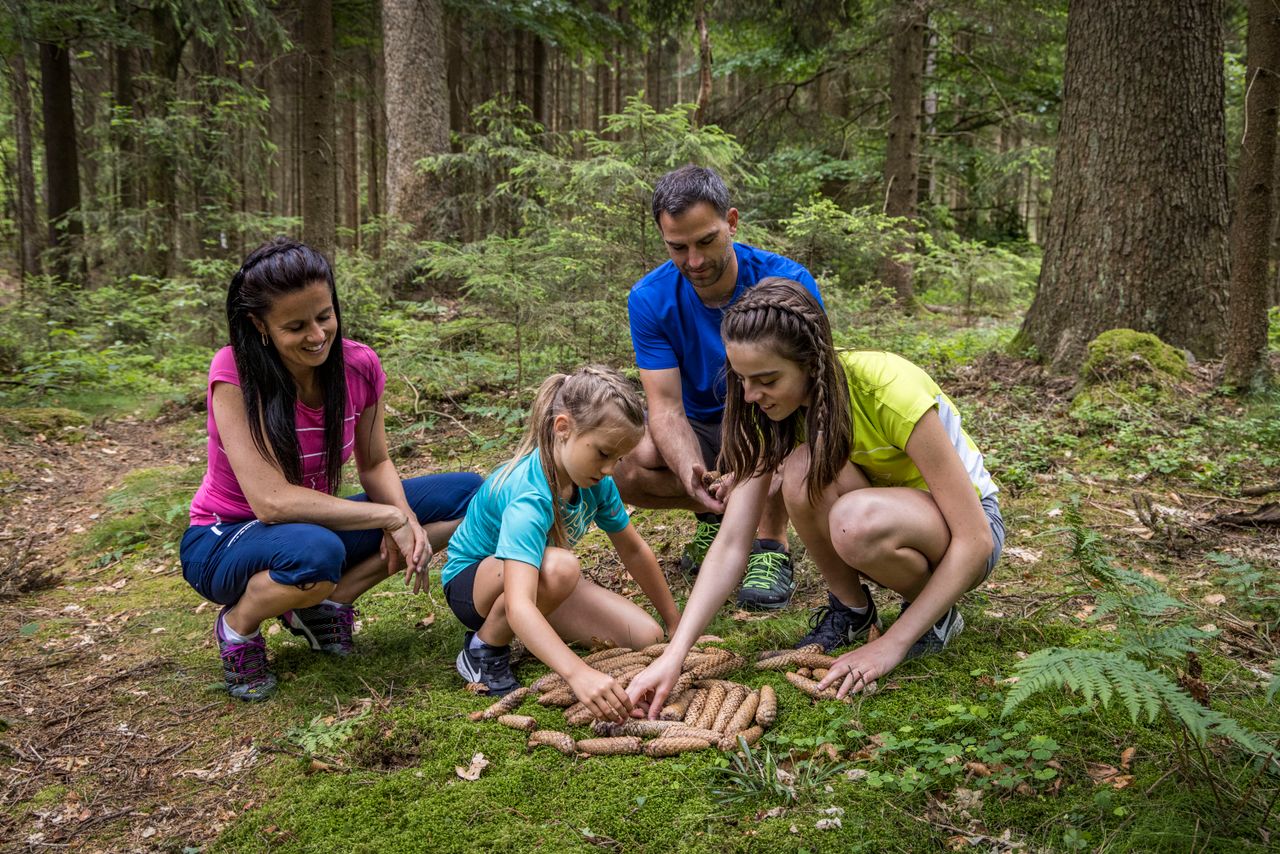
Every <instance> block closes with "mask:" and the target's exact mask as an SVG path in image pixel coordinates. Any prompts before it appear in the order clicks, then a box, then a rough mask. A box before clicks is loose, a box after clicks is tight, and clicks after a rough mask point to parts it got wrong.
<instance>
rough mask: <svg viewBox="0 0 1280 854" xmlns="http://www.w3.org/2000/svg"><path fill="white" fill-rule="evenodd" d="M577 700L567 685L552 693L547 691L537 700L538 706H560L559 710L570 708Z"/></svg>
mask: <svg viewBox="0 0 1280 854" xmlns="http://www.w3.org/2000/svg"><path fill="white" fill-rule="evenodd" d="M577 700H578V698H577V697H575V696H574V694H573V689H571V688H570V687H569V686H568V685H566V686H564V687H563V688H557V689H556V690H554V691H548V692H547V693H545V694H543V695H542V696H541V697H539V698H538V705H540V706H560V707H561V708H568V707H569V706H572V705H573V704H574V703H575V702H577Z"/></svg>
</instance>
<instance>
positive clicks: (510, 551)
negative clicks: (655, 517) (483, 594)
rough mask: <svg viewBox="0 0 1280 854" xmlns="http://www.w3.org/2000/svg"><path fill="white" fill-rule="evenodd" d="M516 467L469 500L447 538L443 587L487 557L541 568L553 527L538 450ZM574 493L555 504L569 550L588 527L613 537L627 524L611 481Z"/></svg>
mask: <svg viewBox="0 0 1280 854" xmlns="http://www.w3.org/2000/svg"><path fill="white" fill-rule="evenodd" d="M514 466H515V468H513V469H512V470H511V474H510V475H509V476H508V477H506V478H502V477H501V475H502V471H503V468H505V466H504V467H500V468H499V469H498V470H497V471H495V472H494V473H493V474H491V475H489V477H488V478H486V479H485V482H484V484H483V485H482V486H481V487H480V490H479V491H478V492H477V493H476V494H475V497H474V498H472V499H471V503H470V504H469V505H468V506H467V515H466V516H465V517H463V519H462V524H460V525H459V526H458V530H456V531H454V532H453V536H452V537H450V538H449V560H448V561H446V562H445V565H444V569H443V570H441V571H440V581H441V583H442V584H448V583H449V582H450V581H452V580H453V577H454V576H455V575H457V574H458V573H459V572H462V571H463V570H464V569H466V568H467V567H469V566H471V565H472V564H474V563H478V562H480V561H482V560H484V559H485V558H487V557H489V556H491V555H492V556H493V557H496V558H499V559H500V560H518V561H523V562H524V563H527V564H530V565H531V566H535V567H541V566H542V553H543V552H544V551H546V549H547V546H548V545H550V541H549V538H550V536H551V528H552V527H553V526H554V525H555V516H554V515H553V511H552V507H551V500H552V496H551V485H550V484H548V483H547V476H546V474H545V473H544V472H543V471H542V463H541V461H540V460H539V459H538V452H537V451H534V452H533V453H530V454H528V455H527V456H524V457H521V458H520V459H518V460H516V461H515V463H514ZM499 480H501V483H499V482H498V481H499ZM573 493H574V495H573V498H572V499H571V500H569V501H565V500H564V499H559V500H560V513H561V515H562V516H563V518H564V527H565V534H566V535H567V536H568V538H569V546H570V547H571V548H572V547H573V546H574V545H575V544H576V543H577V542H578V540H580V539H582V535H583V534H585V533H586V532H587V528H588V526H590V525H591V523H592V522H595V523H596V524H597V525H598V526H600V529H601V530H603V531H604V532H605V533H609V534H616V533H617V532H619V531H622V530H624V529H625V528H626V527H627V525H629V524H630V523H631V517H629V516H628V515H627V508H626V507H625V506H624V505H623V503H622V498H621V496H619V495H618V487H617V486H616V485H615V484H614V482H613V478H612V477H606V478H604V479H603V480H601V481H600V482H599V483H597V484H596V485H595V486H592V487H590V488H588V489H581V488H579V487H577V486H575V487H574V488H573Z"/></svg>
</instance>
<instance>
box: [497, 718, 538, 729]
mask: <svg viewBox="0 0 1280 854" xmlns="http://www.w3.org/2000/svg"><path fill="white" fill-rule="evenodd" d="M498 723H500V724H502V725H503V726H509V727H511V728H512V729H522V730H524V731H525V732H533V731H534V730H536V729H537V728H538V722H537V721H536V720H534V719H533V718H531V717H529V716H528V715H500V716H499V717H498Z"/></svg>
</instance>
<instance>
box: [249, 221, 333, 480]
mask: <svg viewBox="0 0 1280 854" xmlns="http://www.w3.org/2000/svg"><path fill="white" fill-rule="evenodd" d="M315 282H324V283H325V284H327V285H328V286H329V296H330V298H331V299H332V300H333V317H334V319H335V320H336V321H337V322H338V331H337V335H336V336H335V340H334V341H333V343H332V344H331V345H330V347H329V356H328V358H326V359H325V360H324V363H323V364H321V365H320V367H319V368H317V369H316V373H317V378H318V379H319V380H320V392H321V394H322V395H323V397H324V403H323V406H324V450H325V481H326V482H327V483H328V486H329V492H330V494H336V493H337V491H338V486H339V484H340V483H341V481H342V428H343V424H344V422H345V420H346V417H347V368H346V361H345V359H344V357H343V352H342V312H341V310H340V309H339V307H338V292H337V290H336V289H335V288H334V284H333V268H332V267H330V266H329V262H328V261H327V260H326V259H325V257H324V255H322V254H320V252H319V251H317V250H315V249H313V248H311V247H310V246H307V245H306V244H305V243H299V242H297V241H294V240H289V239H287V238H284V237H277V238H276V239H275V240H273V241H271V242H269V243H264V244H263V245H261V246H259V247H258V248H257V249H255V250H253V252H251V253H249V257H248V258H246V259H245V260H244V264H242V265H241V267H240V269H239V270H238V271H236V274H235V276H233V277H232V278H231V286H230V287H229V288H227V326H228V327H229V329H230V332H231V351H232V352H233V353H234V354H235V357H236V371H237V372H238V373H239V374H240V391H241V393H242V394H243V395H244V412H245V416H246V417H247V418H248V419H249V433H250V434H251V435H252V436H253V444H254V445H255V446H256V447H257V449H258V451H259V453H261V454H262V455H263V456H264V457H268V458H270V457H271V456H273V455H274V456H275V459H276V463H277V464H278V465H279V466H280V470H281V471H283V472H284V476H285V478H286V479H287V480H288V481H289V483H292V484H301V483H302V456H301V451H300V450H299V448H298V434H297V421H296V414H295V408H296V406H297V402H298V387H297V385H296V384H295V383H294V381H293V377H292V376H291V375H290V374H289V370H288V369H287V368H286V367H285V366H284V362H282V361H281V360H280V354H279V353H278V352H276V348H275V347H274V346H273V345H272V344H271V343H270V339H268V342H267V343H266V344H263V343H262V334H261V333H260V332H258V329H257V327H256V326H254V323H253V318H255V317H256V318H257V319H258V320H259V321H261V322H265V321H266V319H267V313H268V312H269V311H270V310H271V306H272V304H273V303H274V302H275V301H276V300H277V299H279V298H280V297H282V296H284V295H285V294H289V293H292V292H294V291H299V290H302V289H303V288H306V287H308V286H310V285H311V284H313V283H315Z"/></svg>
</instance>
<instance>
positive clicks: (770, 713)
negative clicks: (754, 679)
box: [756, 685, 778, 729]
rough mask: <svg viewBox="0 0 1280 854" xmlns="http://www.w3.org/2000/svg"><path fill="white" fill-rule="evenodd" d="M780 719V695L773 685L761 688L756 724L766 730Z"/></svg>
mask: <svg viewBox="0 0 1280 854" xmlns="http://www.w3.org/2000/svg"><path fill="white" fill-rule="evenodd" d="M777 719H778V693H777V692H776V691H774V690H773V686H772V685H762V686H761V687H760V704H759V705H758V706H756V723H758V724H760V726H762V727H764V728H766V729H767V728H769V727H771V726H773V722H774V721H776V720H777Z"/></svg>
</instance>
